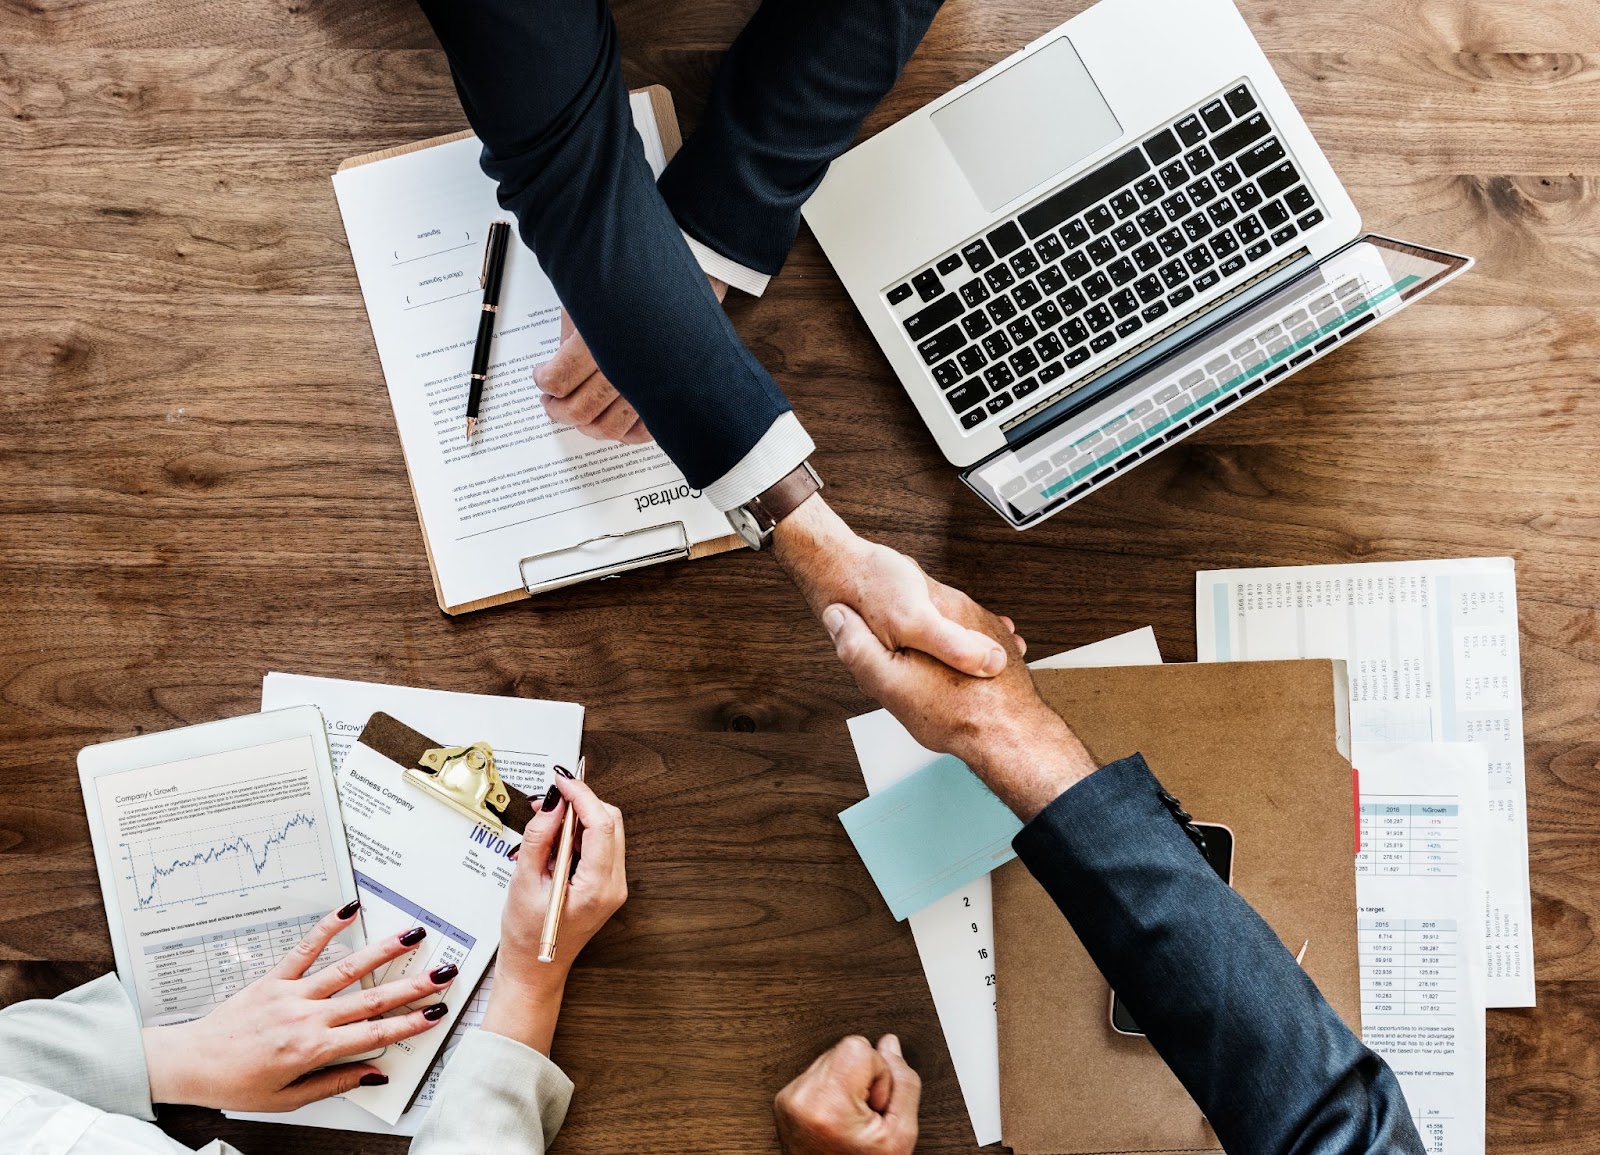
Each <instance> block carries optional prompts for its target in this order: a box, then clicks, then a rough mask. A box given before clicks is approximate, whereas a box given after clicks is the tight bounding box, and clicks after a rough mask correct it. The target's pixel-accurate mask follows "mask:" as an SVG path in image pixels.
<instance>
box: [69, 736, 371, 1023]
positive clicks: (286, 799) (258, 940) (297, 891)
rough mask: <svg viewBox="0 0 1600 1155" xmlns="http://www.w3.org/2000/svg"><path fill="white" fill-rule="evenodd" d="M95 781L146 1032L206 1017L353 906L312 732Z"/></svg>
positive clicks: (335, 945) (340, 952)
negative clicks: (332, 915) (347, 901)
mask: <svg viewBox="0 0 1600 1155" xmlns="http://www.w3.org/2000/svg"><path fill="white" fill-rule="evenodd" d="M92 781H93V791H94V798H95V801H96V802H97V804H98V807H99V812H100V813H99V817H100V821H101V824H102V825H101V828H102V829H103V830H105V831H106V832H107V837H108V840H109V843H110V846H109V851H110V853H111V855H112V869H111V872H110V877H111V878H112V880H113V882H114V885H115V887H116V896H115V897H116V903H117V909H118V910H120V911H121V912H122V922H123V927H124V932H125V934H126V937H127V941H128V943H129V951H130V956H131V965H130V970H131V971H132V974H131V976H130V975H126V974H125V975H124V976H123V979H124V981H125V982H127V981H128V980H129V978H131V979H132V983H131V985H132V987H133V990H134V992H136V994H135V998H134V1002H135V1004H136V1005H137V1006H138V1008H139V1017H140V1020H141V1021H142V1022H143V1023H144V1024H146V1025H147V1026H161V1025H166V1024H169V1023H182V1022H187V1021H188V1020H190V1019H198V1018H201V1017H203V1016H204V1015H206V1014H208V1013H209V1012H210V1011H211V1010H212V1009H213V1008H214V1007H215V1006H216V1005H217V1004H218V1003H220V1002H222V1001H223V1000H224V999H226V998H228V997H229V996H230V995H233V994H236V993H238V992H239V991H240V990H242V989H243V988H244V987H246V986H247V985H249V984H250V983H252V982H254V981H255V980H256V979H258V978H260V977H262V976H263V975H265V974H266V973H267V972H268V971H269V970H271V969H272V968H273V967H274V966H276V965H277V964H278V962H279V960H281V959H282V958H283V957H284V956H285V955H286V954H288V953H289V952H290V951H291V950H293V949H294V948H295V946H297V945H298V944H299V942H300V940H301V939H302V938H304V937H305V935H306V933H307V932H308V931H310V930H311V928H312V927H314V926H315V925H316V924H317V923H318V922H319V921H321V919H322V918H323V916H324V915H326V914H327V913H328V912H329V911H330V910H333V909H334V908H336V907H338V906H342V905H343V903H344V895H345V894H346V893H347V891H346V890H345V889H344V886H347V885H348V883H347V882H344V883H342V882H341V877H342V878H343V879H345V880H347V879H348V878H349V865H348V862H347V860H346V859H345V857H344V853H343V844H344V837H345V832H344V828H343V826H342V825H341V824H340V821H339V815H338V814H331V813H329V809H330V805H329V804H325V801H324V800H325V799H331V794H330V793H329V792H328V791H327V789H326V782H325V780H324V779H323V778H322V775H321V774H320V773H319V768H318V761H317V757H316V753H315V751H314V750H313V748H312V744H311V739H310V738H309V737H307V736H305V734H303V733H302V734H301V735H300V736H299V737H293V738H284V739H280V740H277V741H273V742H268V743H265V744H263V745H259V746H251V747H247V748H244V749H238V750H225V751H221V752H218V753H214V754H206V755H202V756H200V757H195V758H185V759H182V760H180V761H174V762H166V763H162V764H160V765H156V766H147V767H144V768H142V769H137V770H126V771H123V772H121V773H116V774H103V775H100V776H98V777H96V778H94V779H93V780H92ZM353 937H354V936H353V935H351V934H350V933H349V932H348V931H346V932H344V933H341V934H340V936H339V937H338V938H337V939H335V940H334V941H333V942H332V943H330V944H329V946H328V949H327V950H325V951H324V952H323V954H322V955H321V957H319V958H318V960H317V963H316V964H315V965H316V967H319V968H320V967H321V966H325V965H326V964H327V963H329V962H331V961H333V960H334V959H338V958H342V957H344V956H345V955H347V954H349V953H350V951H351V949H352V947H351V943H350V941H349V940H350V939H351V938H353Z"/></svg>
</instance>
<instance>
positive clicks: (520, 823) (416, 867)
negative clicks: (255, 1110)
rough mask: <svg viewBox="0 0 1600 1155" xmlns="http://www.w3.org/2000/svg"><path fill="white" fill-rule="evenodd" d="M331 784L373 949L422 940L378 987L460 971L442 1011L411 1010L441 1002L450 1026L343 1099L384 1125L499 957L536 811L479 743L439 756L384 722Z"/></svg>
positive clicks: (371, 724)
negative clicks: (416, 932)
mask: <svg viewBox="0 0 1600 1155" xmlns="http://www.w3.org/2000/svg"><path fill="white" fill-rule="evenodd" d="M337 782H338V786H339V796H340V807H341V809H342V810H343V811H344V814H345V829H346V831H347V833H348V835H349V839H350V857H351V862H352V865H353V867H354V875H355V881H356V888H357V892H358V894H359V895H360V898H361V902H362V918H363V921H364V922H365V924H366V927H367V931H368V936H369V938H370V939H373V940H377V939H381V938H383V937H385V936H386V935H391V934H396V933H400V932H403V931H404V930H406V929H407V928H409V927H412V926H421V927H423V928H424V929H425V930H426V931H427V934H426V935H425V936H424V938H423V939H422V941H421V942H420V943H418V944H417V945H416V946H415V947H414V948H413V950H412V951H411V952H410V953H408V954H403V955H401V956H400V957H399V958H398V959H396V960H394V961H393V962H391V963H389V964H388V965H387V966H386V967H385V968H384V970H383V972H382V973H381V974H378V975H376V976H375V978H376V980H377V981H378V982H380V983H386V982H394V981H396V980H398V979H403V978H407V977H411V976H415V975H418V974H421V973H423V972H424V971H428V970H432V969H433V968H435V967H437V966H441V965H445V964H452V965H455V966H456V967H457V968H458V971H459V977H458V978H457V979H456V981H455V982H454V983H452V984H451V985H450V987H448V988H447V989H446V990H445V993H444V995H443V996H442V999H440V998H439V997H437V996H430V997H428V998H426V999H424V1000H422V1002H421V1003H418V1004H413V1007H412V1008H410V1009H415V1008H416V1007H417V1006H421V1005H422V1004H423V1003H431V1002H435V1001H443V1002H444V1003H445V1004H446V1005H447V1006H448V1007H449V1009H450V1016H449V1018H448V1020H447V1021H446V1023H443V1024H441V1027H440V1029H436V1030H433V1031H427V1032H424V1033H423V1034H421V1035H417V1036H415V1037H413V1038H411V1039H408V1040H406V1041H405V1043H404V1044H396V1045H394V1046H391V1047H390V1048H389V1049H388V1050H387V1051H385V1052H384V1054H383V1055H382V1056H380V1057H379V1058H377V1059H375V1060H374V1061H373V1062H374V1065H375V1066H377V1067H378V1069H379V1070H381V1071H383V1073H384V1074H386V1075H388V1076H389V1079H390V1082H389V1084H388V1085H386V1086H382V1087H358V1088H356V1089H354V1090H352V1091H348V1092H346V1093H345V1095H344V1098H345V1099H347V1100H348V1101H350V1102H351V1103H353V1104H355V1105H356V1106H358V1107H361V1108H363V1109H364V1110H366V1111H369V1112H371V1113H372V1114H374V1115H376V1116H377V1117H378V1118H379V1119H382V1120H383V1121H384V1122H386V1123H389V1124H391V1125H392V1124H394V1123H395V1122H396V1121H397V1120H398V1119H399V1117H400V1116H401V1115H402V1114H403V1113H404V1112H405V1111H406V1110H407V1109H408V1108H409V1106H410V1105H411V1103H412V1101H413V1099H415V1097H416V1094H417V1092H418V1091H419V1090H420V1089H421V1088H422V1086H423V1084H424V1082H425V1081H426V1079H427V1075H428V1071H429V1070H430V1069H431V1068H432V1066H433V1065H434V1063H435V1062H437V1061H438V1058H439V1056H440V1054H441V1053H442V1052H443V1051H444V1048H445V1045H446V1040H447V1039H448V1038H449V1035H450V1033H451V1031H452V1030H453V1029H454V1024H455V1023H456V1022H457V1021H459V1019H460V1017H461V1013H462V1011H463V1010H465V1008H466V1007H467V1005H468V1003H469V1002H470V1001H471V999H472V997H473V995H474V993H475V992H476V990H477V988H478V986H479V984H480V983H481V982H482V981H483V978H484V975H485V973H486V972H487V971H488V968H489V965H490V963H491V962H492V961H493V958H494V955H495V952H496V951H497V950H498V949H499V945H500V918H501V913H502V911H503V909H504V907H505V900H506V895H507V893H508V888H509V885H510V879H511V874H512V871H513V869H514V863H513V862H512V858H511V856H512V854H513V852H514V851H515V849H516V848H517V847H518V846H520V845H521V842H522V829H523V828H524V827H525V826H526V825H527V823H528V821H529V819H531V818H532V817H533V803H532V801H531V800H530V799H529V798H528V796H527V795H526V794H523V793H522V792H521V791H519V790H516V789H513V788H512V787H509V786H507V785H506V784H505V783H504V782H503V781H502V780H501V778H500V776H499V773H498V771H497V770H496V768H495V763H494V752H493V751H492V750H491V749H490V748H489V747H488V746H487V745H486V744H485V743H482V742H474V743H472V744H471V745H469V746H456V747H448V746H440V745H439V744H438V743H436V742H434V741H433V740H432V739H430V738H428V737H427V736H426V735H424V734H421V733H419V732H418V731H416V730H413V729H412V728H411V727H409V726H407V725H406V724H405V723H403V722H401V721H399V720H398V719H396V718H394V717H393V716H391V715H389V714H385V713H375V714H373V715H372V716H371V717H370V718H369V719H368V721H367V724H366V726H365V727H363V729H362V731H361V736H360V737H359V738H358V739H357V740H356V743H355V745H354V746H352V747H351V749H350V751H349V752H348V753H347V754H346V756H345V760H344V763H343V765H341V767H340V768H339V771H338V775H337ZM400 1013H403V1012H400Z"/></svg>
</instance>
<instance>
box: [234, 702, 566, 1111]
mask: <svg viewBox="0 0 1600 1155" xmlns="http://www.w3.org/2000/svg"><path fill="white" fill-rule="evenodd" d="M261 700H262V702H263V703H267V705H266V706H265V707H264V708H266V709H269V710H271V709H278V708H281V707H284V706H292V705H302V704H305V705H316V706H319V707H320V708H321V710H322V713H323V717H324V718H325V719H326V721H327V726H328V744H329V746H330V748H331V749H332V752H333V763H334V766H335V768H336V770H339V769H342V767H343V764H344V759H345V756H346V754H348V753H349V750H350V747H351V746H352V745H353V744H354V743H355V741H356V739H357V738H359V737H360V736H361V730H362V727H363V726H365V725H366V722H367V719H368V718H370V717H371V716H372V715H373V714H374V713H377V712H379V711H382V712H383V713H386V714H390V715H392V716H394V717H395V718H398V719H399V720H400V721H402V722H404V723H405V724H406V725H408V726H410V727H411V728H412V729H415V730H418V731H420V732H421V733H424V734H426V735H428V736H429V737H430V738H433V739H434V740H436V741H439V742H448V743H451V744H454V745H464V744H466V743H468V742H473V741H476V740H478V739H480V738H481V739H482V740H484V741H486V742H488V743H489V745H490V746H491V747H493V748H494V756H495V768H496V769H497V770H499V772H500V776H501V778H502V779H504V780H505V782H506V784H507V785H509V786H514V787H515V788H516V789H518V790H520V791H522V792H523V793H524V794H527V795H528V796H529V797H530V798H533V797H538V796H540V795H542V794H543V793H544V792H545V791H546V790H548V789H549V788H550V784H551V781H552V780H553V776H554V771H553V767H554V766H555V765H557V764H560V765H564V766H568V767H570V766H572V765H573V763H574V762H575V761H576V759H577V755H578V747H579V745H580V743H581V742H582V735H583V707H581V706H577V705H572V704H569V703H565V702H544V701H537V700H533V699H528V698H501V697H494V696H491V695H487V694H458V693H451V692H448V691H444V690H425V689H418V688H416V687H411V686H389V685H383V684H380V683H376V682H354V681H346V680H344V679H338V678H313V677H304V676H301V675H297V674H282V673H271V674H268V675H267V676H266V679H265V681H264V682H263V684H262V687H261ZM435 937H438V936H435ZM456 981H457V982H458V983H460V982H461V981H462V980H460V979H457V980H456ZM493 985H494V970H493V967H492V966H491V967H490V969H489V971H488V972H487V973H486V974H485V975H484V978H483V981H482V982H481V983H480V984H479V985H478V989H477V992H476V993H475V994H474V995H473V996H472V997H471V999H470V1000H469V1001H467V1002H466V1003H465V1004H464V1005H463V1006H461V1007H460V1008H459V1009H457V1010H455V1011H454V1012H453V1013H452V1014H451V1015H450V1017H449V1018H448V1019H447V1020H446V1022H445V1023H444V1024H442V1025H441V1026H440V1027H439V1028H437V1029H439V1030H449V1032H450V1034H449V1036H448V1038H446V1040H445V1046H444V1050H443V1052H442V1053H440V1055H439V1057H438V1058H437V1059H435V1060H434V1062H433V1065H432V1066H431V1067H430V1068H429V1069H428V1073H427V1075H426V1077H425V1078H424V1079H423V1081H422V1085H421V1088H420V1089H419V1090H418V1091H417V1094H416V1098H415V1099H413V1100H412V1102H411V1104H410V1106H409V1108H408V1109H407V1110H406V1111H405V1113H404V1114H402V1115H401V1116H400V1117H399V1119H398V1120H397V1121H396V1122H394V1123H386V1122H384V1121H383V1120H381V1119H379V1118H378V1116H376V1115H374V1114H372V1113H371V1112H369V1111H366V1110H364V1109H362V1108H361V1107H358V1106H356V1104H355V1103H353V1102H350V1101H349V1100H348V1099H343V1098H338V1099H324V1100H323V1101H322V1102H320V1103H312V1104H311V1105H310V1106H307V1107H302V1108H300V1109H299V1110H297V1111H291V1112H288V1113H285V1114H254V1113H236V1112H226V1114H228V1116H229V1117H230V1118H241V1119H259V1120H262V1121H265V1122H270V1123H293V1124H298V1125H300V1126H305V1127H331V1128H334V1129H337V1130H341V1131H371V1132H377V1133H381V1134H388V1135H415V1134H416V1133H417V1128H419V1127H420V1126H421V1125H422V1120H423V1118H424V1117H425V1116H426V1115H427V1112H428V1109H429V1108H430V1107H431V1106H432V1105H433V1099H434V1094H435V1092H436V1091H437V1089H438V1084H439V1078H440V1076H441V1075H442V1074H443V1072H444V1068H445V1066H446V1065H447V1064H448V1063H449V1061H450V1056H451V1054H452V1053H453V1052H454V1050H455V1048H456V1046H457V1045H458V1044H459V1043H460V1041H461V1039H462V1037H463V1036H464V1035H465V1034H466V1032H468V1031H472V1030H476V1029H477V1028H478V1026H479V1024H481V1023H482V1022H483V1012H484V1009H485V1008H486V1007H487V1006H488V1000H489V992H490V990H491V989H492V988H493ZM452 1024H453V1025H452Z"/></svg>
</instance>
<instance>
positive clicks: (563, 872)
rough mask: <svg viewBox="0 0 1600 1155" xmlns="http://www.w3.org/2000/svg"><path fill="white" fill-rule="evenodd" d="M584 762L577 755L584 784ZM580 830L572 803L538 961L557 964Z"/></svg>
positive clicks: (563, 825) (564, 817)
mask: <svg viewBox="0 0 1600 1155" xmlns="http://www.w3.org/2000/svg"><path fill="white" fill-rule="evenodd" d="M584 761H585V759H584V758H583V756H582V755H581V754H580V755H579V756H578V773H577V780H578V781H579V782H582V781H583V771H584ZM576 829H577V815H576V813H575V812H574V811H573V809H572V803H570V802H569V803H567V812H566V813H565V814H563V815H562V816H561V841H560V842H559V843H557V844H556V864H555V867H554V869H553V871H552V873H553V875H554V880H553V884H552V886H551V888H550V909H549V910H547V911H545V912H544V930H543V931H542V932H541V933H540V935H539V961H540V962H554V961H555V958H556V931H558V930H560V929H561V908H562V907H564V906H566V904H567V883H568V881H569V879H570V877H571V874H572V843H573V837H574V833H575V831H576Z"/></svg>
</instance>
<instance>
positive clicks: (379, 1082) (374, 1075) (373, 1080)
mask: <svg viewBox="0 0 1600 1155" xmlns="http://www.w3.org/2000/svg"><path fill="white" fill-rule="evenodd" d="M388 1081H389V1076H388V1075H380V1074H378V1072H377V1071H368V1072H367V1073H366V1074H365V1075H362V1076H361V1085H362V1086H363V1087H382V1086H383V1085H384V1084H386V1083H387V1082H388Z"/></svg>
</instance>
